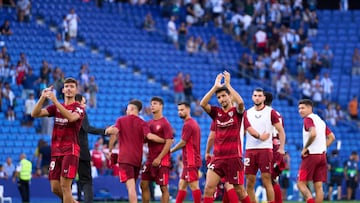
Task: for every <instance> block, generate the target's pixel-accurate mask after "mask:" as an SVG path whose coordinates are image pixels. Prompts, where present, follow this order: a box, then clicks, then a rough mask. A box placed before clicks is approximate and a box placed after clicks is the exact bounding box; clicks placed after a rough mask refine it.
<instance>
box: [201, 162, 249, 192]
mask: <svg viewBox="0 0 360 203" xmlns="http://www.w3.org/2000/svg"><path fill="white" fill-rule="evenodd" d="M208 169H210V170H213V171H214V172H215V173H216V174H218V175H219V176H220V177H221V178H224V182H229V183H230V184H234V185H243V184H244V164H243V162H242V161H241V158H240V157H238V158H225V159H213V160H211V161H210V163H209V164H208Z"/></svg>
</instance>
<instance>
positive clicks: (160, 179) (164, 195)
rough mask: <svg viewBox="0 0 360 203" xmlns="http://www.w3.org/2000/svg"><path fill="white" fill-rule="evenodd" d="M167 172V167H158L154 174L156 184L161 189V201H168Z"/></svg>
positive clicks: (168, 172)
mask: <svg viewBox="0 0 360 203" xmlns="http://www.w3.org/2000/svg"><path fill="white" fill-rule="evenodd" d="M155 174H156V173H155ZM169 174H170V168H169V167H160V169H159V170H158V173H157V176H156V184H158V185H159V186H160V190H161V202H162V203H168V202H169V200H170V193H169V188H168V184H169Z"/></svg>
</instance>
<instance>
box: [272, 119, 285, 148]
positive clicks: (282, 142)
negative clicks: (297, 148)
mask: <svg viewBox="0 0 360 203" xmlns="http://www.w3.org/2000/svg"><path fill="white" fill-rule="evenodd" d="M274 127H275V128H276V130H277V131H278V135H279V140H280V148H279V150H278V152H279V153H280V154H285V139H286V135H285V130H284V127H283V125H282V123H281V122H278V123H275V124H274Z"/></svg>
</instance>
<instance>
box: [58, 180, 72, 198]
mask: <svg viewBox="0 0 360 203" xmlns="http://www.w3.org/2000/svg"><path fill="white" fill-rule="evenodd" d="M72 181H73V179H72V178H66V177H60V186H61V191H62V193H63V203H73V202H74V199H73V197H72V192H71V184H72Z"/></svg>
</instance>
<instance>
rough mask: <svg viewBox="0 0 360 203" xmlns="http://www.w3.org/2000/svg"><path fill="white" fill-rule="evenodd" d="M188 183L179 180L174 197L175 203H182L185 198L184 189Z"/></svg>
mask: <svg viewBox="0 0 360 203" xmlns="http://www.w3.org/2000/svg"><path fill="white" fill-rule="evenodd" d="M187 185H188V183H187V182H186V181H185V180H184V179H180V180H179V190H178V193H177V195H176V203H182V202H183V201H184V199H185V198H186V188H187Z"/></svg>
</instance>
